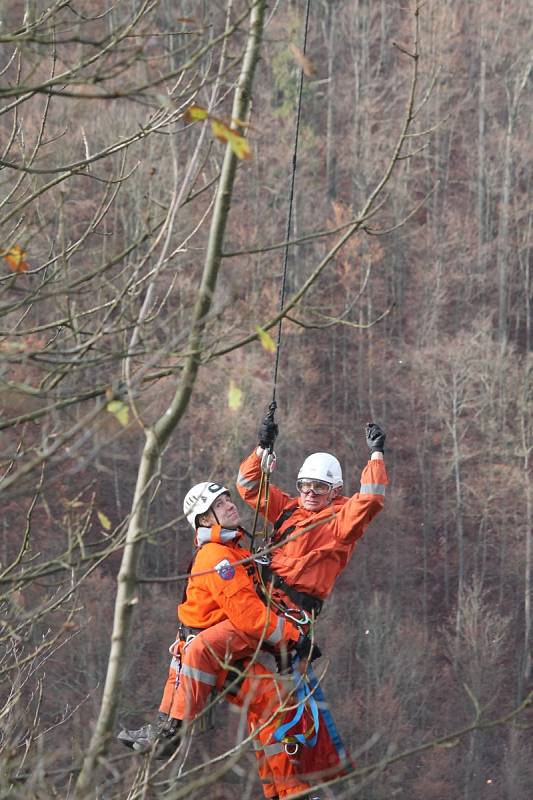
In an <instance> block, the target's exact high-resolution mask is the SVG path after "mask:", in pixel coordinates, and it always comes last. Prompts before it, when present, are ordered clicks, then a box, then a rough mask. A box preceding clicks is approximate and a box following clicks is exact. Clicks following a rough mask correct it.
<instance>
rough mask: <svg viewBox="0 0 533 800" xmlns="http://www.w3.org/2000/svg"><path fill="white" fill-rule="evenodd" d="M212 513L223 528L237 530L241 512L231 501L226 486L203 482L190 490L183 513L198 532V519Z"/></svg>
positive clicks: (186, 496) (184, 503) (184, 502)
mask: <svg viewBox="0 0 533 800" xmlns="http://www.w3.org/2000/svg"><path fill="white" fill-rule="evenodd" d="M208 511H211V513H212V515H213V517H214V519H215V523H216V524H218V525H221V526H222V527H223V528H230V529H231V528H236V527H237V526H238V524H239V521H240V517H239V510H238V508H237V506H236V505H235V503H234V502H233V501H232V499H231V493H230V491H229V489H226V487H225V486H221V485H220V484H219V483H213V482H212V481H202V483H197V484H196V485H195V486H193V487H192V489H189V491H188V492H187V494H186V495H185V500H184V501H183V513H184V514H185V516H186V517H187V521H188V523H189V525H191V526H192V528H193V530H196V529H197V528H198V527H199V526H198V525H197V518H198V517H199V516H202V515H203V514H206V513H207V512H208Z"/></svg>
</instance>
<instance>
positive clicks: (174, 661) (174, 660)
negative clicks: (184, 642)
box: [170, 656, 180, 672]
mask: <svg viewBox="0 0 533 800" xmlns="http://www.w3.org/2000/svg"><path fill="white" fill-rule="evenodd" d="M170 669H175V670H176V672H179V671H180V662H179V661H178V659H177V658H176V656H172V661H171V662H170Z"/></svg>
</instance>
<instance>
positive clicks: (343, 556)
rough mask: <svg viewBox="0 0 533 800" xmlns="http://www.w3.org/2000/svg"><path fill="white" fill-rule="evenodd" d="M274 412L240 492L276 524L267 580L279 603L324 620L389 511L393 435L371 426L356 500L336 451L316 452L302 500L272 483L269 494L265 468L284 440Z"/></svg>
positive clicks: (245, 465)
mask: <svg viewBox="0 0 533 800" xmlns="http://www.w3.org/2000/svg"><path fill="white" fill-rule="evenodd" d="M274 410H275V403H273V404H271V407H270V411H269V413H268V414H267V415H266V417H265V418H264V419H263V421H262V423H261V427H260V430H259V446H258V447H257V448H255V449H254V450H253V452H252V453H251V454H250V455H249V456H248V458H246V459H245V460H244V461H243V462H242V464H241V466H240V468H239V475H238V478H237V490H238V492H239V494H240V496H241V497H242V499H243V500H244V501H245V503H247V504H248V505H250V506H252V507H258V508H259V510H260V512H261V514H263V515H266V517H267V519H268V521H269V522H270V523H272V524H273V526H274V531H273V535H272V537H271V539H270V541H269V542H268V544H269V545H270V546H272V545H276V547H275V548H274V549H273V551H272V554H271V557H270V558H269V564H267V565H266V566H264V567H262V574H263V578H264V580H265V581H266V582H267V583H269V582H272V583H273V587H274V594H273V596H274V599H279V600H280V601H281V602H282V604H283V605H284V606H294V605H295V604H296V605H297V606H298V607H299V608H302V609H304V610H305V611H307V612H308V613H312V612H314V613H315V615H316V616H318V614H319V613H320V610H321V608H322V603H323V601H324V600H325V599H326V597H328V596H329V595H330V594H331V592H332V590H333V586H334V585H335V581H336V580H337V578H338V577H339V575H340V573H341V572H342V571H343V569H344V568H345V566H346V564H347V563H348V561H349V559H350V558H351V556H352V554H353V552H354V550H355V547H356V544H357V541H358V540H359V539H360V538H361V537H362V536H363V534H364V532H365V530H366V528H367V527H368V525H369V523H370V522H371V521H372V519H373V518H374V517H375V516H376V514H377V513H378V512H379V511H381V509H382V508H383V503H384V496H385V487H386V485H387V483H388V478H387V471H386V469H385V462H384V458H383V453H384V449H385V438H386V434H385V433H384V431H383V430H382V429H381V427H380V426H379V425H377V424H376V423H373V422H370V423H368V424H367V426H366V430H365V434H366V443H367V446H368V448H369V451H370V460H369V461H368V463H367V464H366V466H365V468H364V469H363V472H362V475H361V487H360V491H359V492H356V493H355V494H353V495H352V496H351V497H344V496H343V495H342V494H341V490H342V486H343V478H342V470H341V465H340V464H339V461H338V460H337V458H335V456H333V455H331V454H330V453H313V454H312V455H310V456H308V457H307V458H306V459H305V461H304V463H303V464H302V466H301V468H300V471H299V472H298V479H297V481H296V488H297V490H298V496H297V497H293V496H291V495H288V494H286V493H285V492H283V491H281V489H279V488H278V487H276V486H274V485H272V484H270V482H268V485H267V488H266V491H265V492H264V493H262V492H261V484H262V483H263V479H264V477H265V475H264V471H265V469H266V470H269V469H270V466H269V463H268V459H266V458H265V456H268V454H269V452H270V453H271V452H272V450H273V446H274V442H275V440H276V438H277V435H278V425H277V424H276V422H275V421H274ZM268 477H269V476H268V475H267V481H268Z"/></svg>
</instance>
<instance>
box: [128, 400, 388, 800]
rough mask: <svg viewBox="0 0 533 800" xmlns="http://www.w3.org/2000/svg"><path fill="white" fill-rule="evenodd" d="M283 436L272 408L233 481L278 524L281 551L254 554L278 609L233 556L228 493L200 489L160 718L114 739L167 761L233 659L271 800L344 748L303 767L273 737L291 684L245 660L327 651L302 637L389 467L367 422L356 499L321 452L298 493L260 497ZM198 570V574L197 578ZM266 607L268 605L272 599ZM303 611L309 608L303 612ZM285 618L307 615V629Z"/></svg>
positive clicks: (238, 555) (233, 521)
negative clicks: (283, 685)
mask: <svg viewBox="0 0 533 800" xmlns="http://www.w3.org/2000/svg"><path fill="white" fill-rule="evenodd" d="M277 433H278V426H277V425H276V423H275V422H274V419H273V408H272V405H271V409H270V411H269V414H267V416H266V417H265V419H264V420H263V421H262V423H261V427H260V431H259V446H258V447H257V448H256V449H255V450H254V452H253V453H252V454H251V455H250V456H249V457H248V458H247V459H246V460H245V461H244V462H243V464H242V465H241V468H240V470H239V477H238V483H237V486H238V490H239V493H240V494H241V496H242V497H243V499H244V500H245V501H246V502H247V503H249V504H250V505H252V504H253V505H255V506H256V510H259V511H260V512H261V513H263V514H266V516H267V517H268V519H269V520H270V521H271V522H273V523H274V535H273V541H274V543H275V544H276V548H275V549H274V551H273V554H272V557H271V559H270V563H267V559H266V558H265V557H264V556H262V557H260V558H259V559H258V561H259V563H260V564H261V567H260V569H261V577H260V583H261V586H262V590H263V593H265V590H266V587H267V585H268V587H269V590H270V591H272V590H273V593H274V597H275V601H276V603H275V605H276V607H277V610H278V616H276V615H275V614H273V612H272V610H267V608H266V606H265V605H263V604H262V603H261V602H260V601H259V598H258V596H257V594H256V591H255V588H257V587H255V588H254V585H253V578H252V576H251V574H250V573H252V572H253V568H251V567H250V566H248V567H245V566H243V565H242V564H239V563H236V562H237V561H240V560H242V559H243V557H244V556H246V554H247V552H248V551H246V549H245V548H244V547H243V546H242V544H243V534H244V531H243V530H242V529H241V528H240V527H239V513H238V510H237V508H236V506H235V505H234V503H232V501H231V499H230V496H229V492H228V491H227V490H226V489H225V488H224V487H222V486H220V485H218V484H209V483H205V484H199V485H197V486H195V487H193V489H191V490H190V492H189V493H188V495H187V497H186V498H185V502H184V513H185V514H186V516H187V518H188V520H189V522H190V523H191V525H192V526H193V528H194V529H195V530H197V537H196V543H197V546H198V547H199V550H198V552H197V555H196V558H195V560H194V563H193V567H192V572H193V575H192V576H191V578H190V579H189V582H188V586H187V592H186V599H185V601H184V603H182V604H181V605H180V606H179V607H178V615H179V619H180V620H181V622H182V626H181V637H182V641H181V642H180V643H179V645H178V646H177V647H176V650H175V656H174V658H173V661H172V663H171V668H170V671H169V676H168V679H167V683H166V686H165V691H164V694H163V699H162V702H161V705H160V711H159V717H158V720H157V723H156V724H155V725H146V726H143V727H142V728H141V729H139V730H137V731H122V732H121V734H120V735H119V739H120V740H121V741H122V742H123V743H124V744H126V745H127V746H131V747H133V748H134V749H136V750H140V751H143V750H146V749H149V748H150V747H151V746H153V745H154V743H156V744H157V748H156V753H157V755H158V756H160V757H165V756H167V755H168V754H170V753H171V752H173V750H174V749H175V747H176V745H177V743H179V739H180V732H181V730H182V723H183V721H184V720H192V719H194V718H195V717H196V716H197V714H198V713H200V711H201V710H202V709H203V708H204V706H205V704H206V702H207V700H208V698H209V695H210V693H211V691H212V689H213V688H218V689H220V688H221V687H222V686H223V685H224V681H225V680H226V677H227V674H228V673H227V669H225V668H224V667H225V666H226V665H227V663H228V661H230V662H231V663H232V664H236V662H239V664H238V666H239V668H240V669H241V670H242V672H243V674H244V680H241V681H240V683H239V685H238V687H237V690H236V691H234V692H233V695H231V694H229V695H227V699H228V700H230V702H234V703H236V704H237V705H243V704H244V705H246V708H247V711H248V724H249V729H250V731H251V732H253V731H254V730H258V733H257V737H256V742H255V743H254V746H255V747H256V752H257V755H258V767H259V774H260V778H261V781H262V784H263V792H264V795H265V797H268V798H278V797H279V798H284V797H290V796H291V795H293V794H296V793H297V792H301V791H305V790H306V789H307V788H309V784H308V783H307V782H306V781H305V779H304V778H305V775H304V773H306V772H309V768H308V766H309V763H311V764H312V766H313V770H316V769H318V770H320V769H321V768H323V766H328V767H329V766H331V765H332V764H334V763H335V762H337V763H339V762H340V758H339V753H337V752H335V753H332V752H328V750H330V751H331V750H335V747H336V745H335V742H334V741H332V740H334V739H335V735H334V733H333V734H332V736H331V737H329V738H327V739H326V745H325V752H322V753H321V758H319V759H318V761H319V763H314V762H316V761H317V759H316V758H315V759H313V757H312V756H311V759H309V758H308V759H307V760H306V762H305V763H306V764H307V766H305V768H303V767H302V764H303V762H302V763H301V764H299V762H298V758H294V755H295V752H294V749H293V751H291V756H292V757H289V754H288V748H287V746H286V745H285V747H284V746H283V743H282V742H280V741H279V739H277V738H276V729H277V732H278V733H279V730H280V722H279V719H276V717H275V716H274V718H273V719H272V717H273V714H274V712H275V711H276V707H277V706H276V704H278V705H279V702H280V696H281V697H283V696H285V695H286V693H287V692H286V689H285V690H284V691H281V690H280V678H279V677H278V676H276V675H274V673H272V672H271V671H269V670H268V669H267V668H266V667H264V666H263V665H260V664H257V663H252V665H251V666H249V664H247V662H246V658H249V657H250V656H252V655H253V653H254V652H255V650H256V649H257V646H258V644H260V643H261V644H262V646H263V647H266V648H267V649H270V650H272V648H274V649H277V652H278V655H279V653H280V651H281V650H283V646H284V647H285V648H286V649H288V650H290V651H292V652H293V653H294V654H295V655H296V656H297V657H300V658H302V659H306V658H307V659H308V660H309V661H310V660H312V659H313V658H314V657H317V656H318V655H319V654H320V651H319V650H318V648H317V647H316V646H315V645H314V644H313V642H312V641H311V639H310V638H309V636H307V635H306V633H305V632H304V631H305V622H306V621H307V620H309V619H311V620H313V619H314V618H316V616H318V614H319V612H320V609H321V607H322V602H323V600H324V599H325V598H326V597H327V596H328V595H329V594H330V592H331V590H332V588H333V585H334V583H335V580H336V578H337V576H338V575H339V574H340V572H341V571H342V569H343V568H344V567H345V566H346V563H347V562H348V559H349V558H350V556H351V555H352V553H353V550H354V548H355V544H356V541H357V540H358V539H359V538H361V536H362V535H363V533H364V531H365V529H366V527H367V526H368V524H369V522H370V521H371V520H372V518H373V517H374V516H375V514H376V513H378V512H379V511H380V510H381V508H382V506H383V497H384V492H385V485H386V483H387V475H386V471H385V465H384V462H383V450H384V442H385V434H384V432H383V431H382V430H381V428H380V427H379V426H378V425H375V424H373V423H371V424H369V425H367V429H366V439H367V444H368V446H369V448H370V451H371V457H370V461H369V463H368V464H367V466H366V467H365V469H364V470H363V474H362V477H361V491H360V492H359V493H356V494H355V495H353V496H352V497H351V498H346V497H342V496H341V495H340V489H341V487H342V472H341V468H340V464H339V462H338V461H337V459H336V458H335V457H334V456H332V455H329V454H327V453H315V454H313V455H311V456H309V457H308V458H307V459H306V460H305V461H304V464H303V465H302V468H301V469H300V472H299V474H298V481H297V488H298V492H299V496H298V497H297V498H291V497H290V496H289V495H287V494H285V493H284V492H281V490H279V489H277V488H276V487H275V486H268V488H267V492H266V494H265V497H264V498H263V497H261V492H260V491H259V488H260V486H261V483H262V477H263V478H264V474H263V475H262V469H263V468H262V464H263V467H264V466H265V464H266V465H268V466H267V467H266V469H269V468H270V464H271V461H269V459H268V458H267V459H265V458H264V456H265V453H268V452H270V453H271V452H272V449H273V445H274V442H275V439H276V437H277ZM267 484H268V477H267ZM317 523H318V524H317ZM299 531H301V534H300V535H298V533H299ZM206 545H210V546H206ZM248 554H249V553H248ZM200 572H201V573H203V574H202V575H197V576H196V575H195V574H194V573H200ZM258 603H259V605H258ZM267 603H270V599H269V597H268V596H267ZM295 612H296V617H295V616H294V614H295ZM299 612H302V616H300V617H298V613H299ZM284 614H288V616H289V617H292V618H293V619H299V620H301V621H302V623H303V624H302V626H301V627H300V629H298V628H296V627H295V625H294V624H293V623H292V622H291V620H290V619H287V617H286V616H283V615H284ZM308 615H311V616H310V617H309V616H308ZM186 642H187V644H186ZM223 665H224V666H223ZM230 681H231V673H230ZM317 722H318V721H317ZM265 723H266V724H265ZM262 726H263V728H262V730H261V727H262ZM332 730H334V726H333V727H332ZM297 749H298V747H296V750H297ZM337 749H339V748H337ZM322 751H324V742H322Z"/></svg>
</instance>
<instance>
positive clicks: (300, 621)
mask: <svg viewBox="0 0 533 800" xmlns="http://www.w3.org/2000/svg"><path fill="white" fill-rule="evenodd" d="M292 611H296V612H298V613H300V614H302V618H301V619H298V617H295V616H294V614H292V613H291V612H292ZM284 613H285V616H286V617H287V619H290V620H291V622H294V623H295V625H309V623H310V622H311V617H310V616H309V614H308V613H307V611H304V609H303V608H287V609H286V610H285V612H284Z"/></svg>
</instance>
